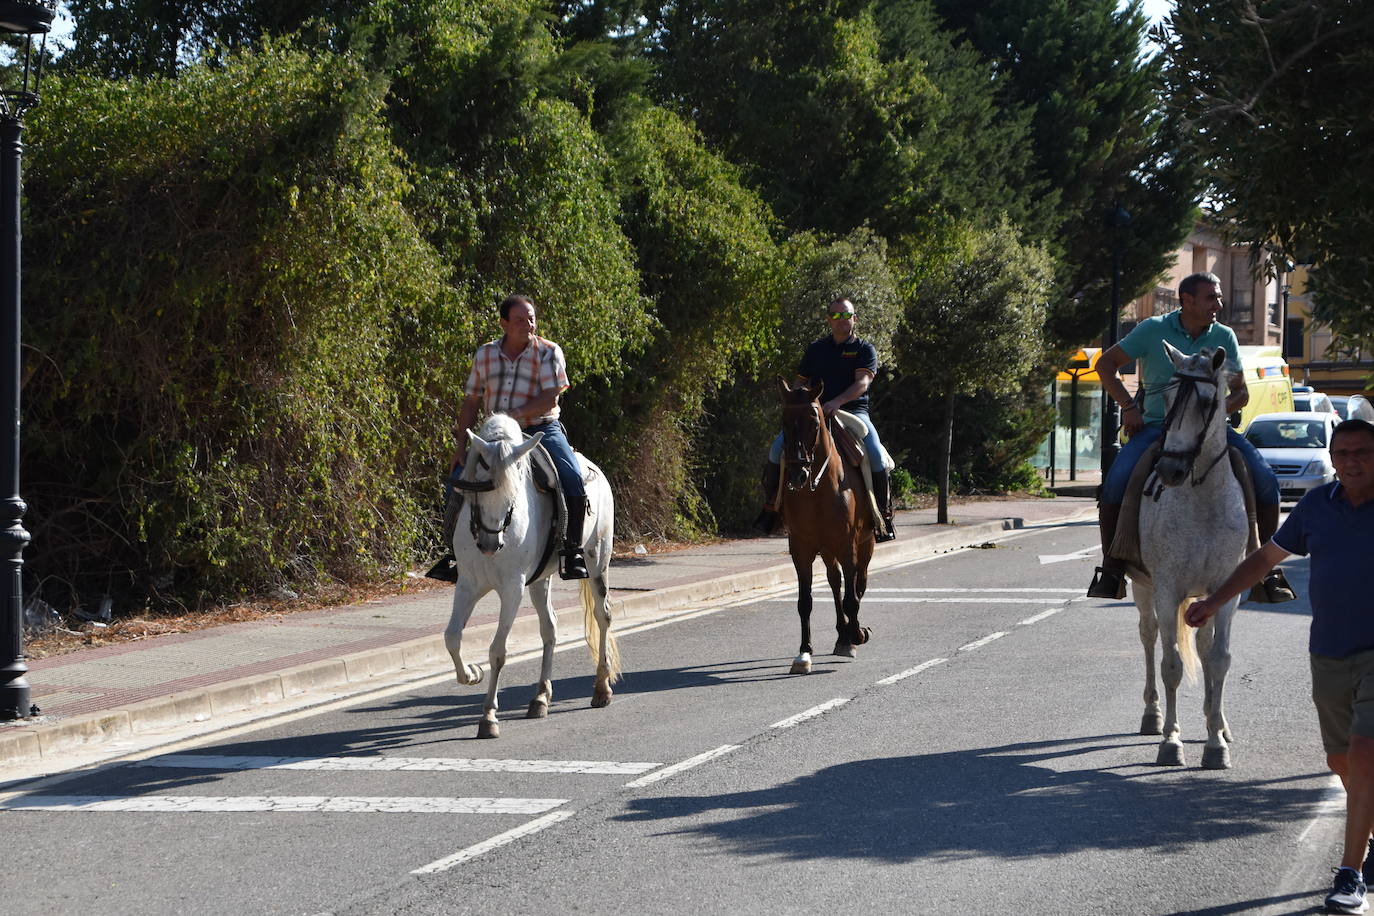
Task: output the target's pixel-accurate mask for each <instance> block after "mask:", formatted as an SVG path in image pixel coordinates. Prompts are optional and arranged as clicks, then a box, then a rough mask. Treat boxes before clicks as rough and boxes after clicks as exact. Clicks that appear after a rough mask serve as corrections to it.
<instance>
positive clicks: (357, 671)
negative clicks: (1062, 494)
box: [0, 509, 1096, 766]
mask: <svg viewBox="0 0 1374 916" xmlns="http://www.w3.org/2000/svg"><path fill="white" fill-rule="evenodd" d="M1089 515H1092V516H1094V517H1095V516H1096V509H1091V510H1088V509H1084V510H1079V511H1078V512H1074V513H1071V514H1069V515H1065V516H1062V517H1056V518H1053V519H1046V520H1044V521H1041V522H1037V525H1046V526H1049V525H1062V524H1067V523H1070V522H1073V521H1078V520H1080V519H1082V518H1086V517H1088V516H1089ZM1025 527H1026V525H1025V522H1024V520H1023V519H1021V518H1016V517H1009V518H1003V519H999V520H994V521H987V522H980V523H977V524H973V525H968V526H967V527H957V528H946V529H942V530H939V531H935V532H931V533H929V534H923V535H921V536H919V537H914V538H910V539H908V540H904V541H890V542H888V543H887V544H883V545H880V546H879V547H878V548H877V550H876V551H875V552H874V554H873V561H872V563H871V564H870V568H872V569H882V568H884V567H888V566H896V565H898V564H901V563H904V562H907V561H909V560H914V559H918V558H920V557H925V556H931V555H934V554H939V553H947V552H950V551H952V550H958V549H961V548H964V547H967V546H969V545H971V544H975V543H978V542H979V541H984V540H986V539H988V538H990V537H994V536H997V535H1001V534H1004V533H1005V532H1007V531H1016V530H1022V529H1024V528H1025ZM795 577H796V572H795V571H794V570H793V568H792V564H791V563H784V564H778V565H775V566H769V567H765V568H763V569H755V570H746V571H743V572H740V573H735V574H727V575H724V576H720V577H718V578H714V579H706V580H702V581H700V582H690V583H686V584H683V585H675V586H669V587H667V588H662V589H656V590H655V591H653V592H647V593H643V594H635V595H630V596H627V597H624V598H612V599H610V606H611V612H612V617H613V618H614V619H616V620H620V621H626V622H627V623H628V624H629V625H630V626H631V627H632V628H634V629H638V628H639V627H641V626H644V625H646V624H649V623H658V622H661V621H665V620H671V619H672V618H674V617H678V616H682V615H684V614H687V613H696V612H698V611H700V610H702V608H701V604H702V603H704V602H709V601H713V600H717V599H722V598H724V599H730V600H731V601H733V600H736V599H738V598H740V597H743V596H744V595H745V594H746V593H748V592H754V591H760V590H764V589H769V588H776V587H778V586H783V585H788V584H790V583H792V582H793V581H795ZM555 613H556V614H557V616H558V618H559V620H558V622H559V630H560V633H562V634H565V635H563V636H561V637H560V639H559V644H560V645H566V644H570V643H572V642H576V641H580V640H581V639H582V633H581V630H582V627H581V621H580V618H581V616H582V609H581V607H580V605H578V606H574V607H566V606H565V607H563V608H556V609H555ZM495 627H496V623H495V622H492V623H487V624H483V625H481V626H478V627H475V628H473V629H471V630H469V631H468V632H467V634H466V637H467V639H470V640H473V641H478V640H480V639H481V638H482V637H483V636H485V635H486V634H488V633H490V632H491V631H492V630H493V629H495ZM574 632H575V633H576V635H571V634H573V633H574ZM483 644H485V643H483ZM541 645H542V643H541V640H540V636H539V624H538V620H537V618H535V617H533V616H531V615H525V616H523V617H520V618H517V620H516V622H515V626H514V627H513V628H512V630H511V634H510V638H509V640H508V642H507V647H508V658H511V657H514V656H515V655H517V654H519V653H521V652H524V651H527V650H530V649H538V648H539V647H540V646H541ZM450 665H451V660H450V659H449V655H448V651H447V649H446V648H445V647H444V641H443V636H442V633H436V634H435V635H433V636H426V637H421V638H419V639H413V640H409V641H406V642H402V643H397V644H395V645H391V646H382V647H379V648H375V649H369V650H367V651H364V652H357V653H354V654H351V655H343V656H340V657H338V658H332V659H325V660H322V661H316V662H311V663H309V664H305V665H299V666H296V667H293V668H287V669H284V670H282V671H279V672H275V673H272V674H262V675H256V676H253V677H247V678H242V679H239V680H235V681H228V682H226V683H223V684H214V685H211V686H208V687H203V688H198V689H196V690H191V691H184V692H182V693H174V694H169V695H168V696H165V697H157V698H155V699H151V700H142V701H140V702H137V703H132V704H130V705H128V706H124V707H121V708H119V709H112V710H105V711H101V712H95V713H86V714H83V715H79V716H73V717H71V718H69V719H63V720H61V721H56V722H41V723H36V724H34V725H32V726H26V725H25V724H24V723H23V722H22V721H21V722H19V723H15V724H14V725H11V726H7V727H5V728H3V729H0V766H10V765H16V764H33V763H41V762H44V761H50V762H57V758H59V756H60V755H62V754H63V753H64V752H68V751H72V750H74V749H90V748H92V747H94V746H96V745H100V744H105V743H108V742H111V741H116V740H119V739H127V738H132V737H135V736H138V735H148V734H151V733H154V732H157V731H159V730H162V729H168V728H176V727H179V726H186V725H192V724H195V723H202V722H210V721H213V720H215V719H223V718H224V717H227V716H229V715H231V714H235V713H244V712H246V711H248V710H253V709H262V710H264V711H267V710H269V709H270V708H271V707H272V706H274V705H277V704H280V703H283V702H285V701H287V700H294V701H296V702H297V703H300V702H301V701H302V700H307V701H308V700H309V698H310V697H311V696H312V695H318V696H319V699H318V701H319V702H324V701H326V700H333V699H338V698H340V697H341V696H346V695H349V694H356V693H364V692H366V691H368V690H374V689H378V688H380V687H383V686H391V685H392V684H398V683H404V682H406V681H412V680H420V679H421V678H424V677H427V676H432V675H436V674H439V673H441V672H442V671H443V670H445V669H447V668H448V667H449V666H450ZM398 676H400V677H399V678H398ZM307 705H308V703H307ZM5 732H9V734H5Z"/></svg>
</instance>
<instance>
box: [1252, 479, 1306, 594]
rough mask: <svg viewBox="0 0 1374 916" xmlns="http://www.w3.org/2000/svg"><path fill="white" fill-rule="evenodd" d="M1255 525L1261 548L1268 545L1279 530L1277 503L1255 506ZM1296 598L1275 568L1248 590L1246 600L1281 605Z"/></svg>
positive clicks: (1285, 580) (1281, 573)
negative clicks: (1257, 529) (1248, 594)
mask: <svg viewBox="0 0 1374 916" xmlns="http://www.w3.org/2000/svg"><path fill="white" fill-rule="evenodd" d="M1255 524H1256V527H1258V528H1259V542H1260V546H1261V547H1263V546H1264V545H1265V544H1268V543H1269V539H1270V538H1272V537H1273V536H1274V532H1275V531H1278V530H1279V506H1278V503H1275V504H1274V505H1272V506H1255ZM1296 597H1297V595H1296V594H1294V592H1293V586H1291V585H1289V584H1288V579H1287V578H1285V577H1284V575H1283V570H1282V569H1280V568H1279V567H1277V566H1275V567H1274V568H1273V569H1271V570H1269V572H1268V573H1267V574H1266V575H1265V577H1264V578H1263V579H1261V580H1260V581H1259V583H1258V584H1257V585H1256V586H1255V587H1254V588H1252V589H1250V597H1249V598H1247V599H1246V600H1247V601H1253V602H1255V603H1256V604H1282V603H1283V602H1285V601H1292V600H1293V599H1294V598H1296Z"/></svg>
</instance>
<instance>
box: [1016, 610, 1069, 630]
mask: <svg viewBox="0 0 1374 916" xmlns="http://www.w3.org/2000/svg"><path fill="white" fill-rule="evenodd" d="M1062 610H1064V609H1063V608H1062V607H1052V608H1050V609H1049V610H1047V611H1041V612H1040V613H1039V614H1034V615H1032V616H1030V617H1027V618H1026V619H1025V620H1018V621H1016V625H1017V626H1018V627H1028V626H1030V625H1031V624H1033V623H1039V622H1040V621H1042V620H1044V619H1045V618H1046V617H1050V616H1052V615H1054V614H1058V613H1059V612H1060V611H1062Z"/></svg>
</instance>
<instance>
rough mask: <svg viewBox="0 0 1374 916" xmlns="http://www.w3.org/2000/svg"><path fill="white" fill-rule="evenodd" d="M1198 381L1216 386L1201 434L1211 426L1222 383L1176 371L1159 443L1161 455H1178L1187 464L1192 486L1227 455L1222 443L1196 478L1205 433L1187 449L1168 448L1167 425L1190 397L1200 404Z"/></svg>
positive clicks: (1202, 480)
mask: <svg viewBox="0 0 1374 916" xmlns="http://www.w3.org/2000/svg"><path fill="white" fill-rule="evenodd" d="M1199 382H1206V383H1207V384H1210V385H1216V387H1217V394H1216V395H1215V396H1213V397H1212V400H1211V403H1210V404H1208V405H1207V409H1206V412H1205V413H1204V414H1203V417H1202V428H1203V430H1204V433H1205V431H1206V429H1207V428H1208V427H1209V426H1211V425H1212V417H1214V416H1215V415H1216V412H1217V405H1218V404H1219V403H1220V402H1221V397H1220V394H1221V386H1220V385H1217V380H1216V379H1215V378H1213V377H1210V376H1200V375H1184V374H1182V373H1179V372H1175V373H1174V377H1173V380H1172V381H1171V382H1170V384H1171V385H1173V386H1174V387H1175V388H1177V389H1178V392H1177V394H1176V395H1175V396H1174V403H1173V404H1172V405H1170V407H1169V412H1168V413H1167V414H1165V415H1164V426H1163V432H1162V434H1161V435H1160V443H1159V444H1160V450H1159V457H1160V458H1178V459H1180V460H1182V461H1186V462H1187V463H1188V472H1189V474H1190V476H1191V479H1192V482H1193V486H1195V487H1196V486H1199V485H1201V484H1202V483H1203V482H1204V481H1205V480H1206V479H1207V475H1208V474H1210V473H1212V469H1213V468H1215V467H1216V466H1217V463H1218V462H1219V461H1221V459H1222V456H1223V455H1225V454H1226V447H1225V446H1223V447H1222V448H1221V450H1220V451H1218V452H1217V456H1216V457H1215V458H1213V459H1212V460H1211V462H1210V463H1209V464H1208V465H1207V467H1206V469H1205V470H1203V472H1202V476H1201V477H1199V476H1197V459H1198V456H1199V455H1201V454H1202V446H1203V443H1204V441H1205V440H1206V436H1205V434H1204V435H1202V436H1198V440H1197V444H1196V445H1194V446H1193V447H1192V448H1190V449H1187V450H1180V449H1170V448H1169V427H1170V426H1172V425H1173V424H1174V422H1175V421H1176V420H1178V418H1179V417H1180V416H1181V415H1182V413H1183V408H1184V405H1185V404H1187V402H1188V398H1189V396H1192V397H1193V398H1194V399H1197V400H1198V402H1199V404H1200V403H1201V395H1199V394H1198V390H1197V386H1198V383H1199Z"/></svg>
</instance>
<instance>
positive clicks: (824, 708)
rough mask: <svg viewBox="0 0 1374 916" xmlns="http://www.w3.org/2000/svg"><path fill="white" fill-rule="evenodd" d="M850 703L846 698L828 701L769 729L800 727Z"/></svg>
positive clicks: (775, 723)
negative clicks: (801, 724) (809, 720)
mask: <svg viewBox="0 0 1374 916" xmlns="http://www.w3.org/2000/svg"><path fill="white" fill-rule="evenodd" d="M848 702H849V700H848V699H846V698H844V697H837V698H836V699H833V700H827V701H826V702H824V703H822V704H820V705H819V706H812V707H811V708H810V709H808V710H806V711H805V712H799V713H797V714H796V715H795V716H789V717H788V718H786V719H783V720H782V721H781V722H774V723H773V724H772V725H770V726H768V727H769V728H791V727H792V726H794V725H798V724H800V723H802V722H805V721H806V720H807V719H814V718H816V717H817V716H822V715H825V714H826V713H827V712H829V711H830V710H832V709H834V708H836V707H837V706H843V705H844V704H846V703H848Z"/></svg>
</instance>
